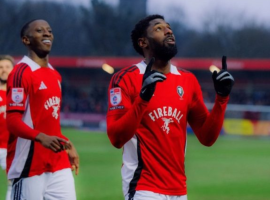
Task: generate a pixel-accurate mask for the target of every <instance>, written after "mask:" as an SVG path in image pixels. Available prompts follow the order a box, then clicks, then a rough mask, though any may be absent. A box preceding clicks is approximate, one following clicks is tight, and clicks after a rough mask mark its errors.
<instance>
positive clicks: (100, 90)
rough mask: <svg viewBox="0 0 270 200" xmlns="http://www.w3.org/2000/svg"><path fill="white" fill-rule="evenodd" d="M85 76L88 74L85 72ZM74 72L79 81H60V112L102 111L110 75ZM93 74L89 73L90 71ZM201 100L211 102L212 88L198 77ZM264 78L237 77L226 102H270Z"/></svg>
mask: <svg viewBox="0 0 270 200" xmlns="http://www.w3.org/2000/svg"><path fill="white" fill-rule="evenodd" d="M87 74H88V76H89V73H87ZM87 74H86V75H85V76H83V75H82V74H81V75H78V76H79V77H80V78H79V80H77V81H76V80H75V81H74V80H72V79H71V78H66V79H65V81H64V82H63V86H62V87H63V102H62V112H75V113H97V114H105V113H106V112H107V103H108V91H107V90H108V85H109V80H110V77H105V79H104V78H102V75H100V74H94V76H93V77H88V78H87ZM92 75H93V74H92ZM198 79H199V82H200V84H201V87H202V91H203V97H204V101H205V103H214V100H215V90H214V87H213V83H212V80H211V79H210V80H209V78H208V77H206V78H205V77H204V76H202V77H200V76H199V78H198ZM70 82H72V84H70ZM267 82H268V80H264V81H259V82H258V81H249V82H244V83H243V82H241V80H239V79H237V80H236V82H235V86H234V88H233V90H232V93H231V95H230V101H229V104H239V105H263V106H269V105H270V89H269V87H268V85H267Z"/></svg>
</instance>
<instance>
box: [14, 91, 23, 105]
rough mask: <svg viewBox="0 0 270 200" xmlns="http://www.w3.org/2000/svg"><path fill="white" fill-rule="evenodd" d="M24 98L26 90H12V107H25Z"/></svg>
mask: <svg viewBox="0 0 270 200" xmlns="http://www.w3.org/2000/svg"><path fill="white" fill-rule="evenodd" d="M23 97H24V89H23V88H12V89H11V100H12V103H11V106H23V104H22V103H21V102H22V101H23Z"/></svg>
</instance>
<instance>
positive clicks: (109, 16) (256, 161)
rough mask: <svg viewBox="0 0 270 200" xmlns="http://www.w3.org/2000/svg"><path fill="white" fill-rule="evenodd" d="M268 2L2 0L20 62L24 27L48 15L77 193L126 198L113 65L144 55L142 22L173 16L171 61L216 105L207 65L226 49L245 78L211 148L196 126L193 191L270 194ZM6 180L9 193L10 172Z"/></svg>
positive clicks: (9, 42) (190, 168) (2, 32)
mask: <svg viewBox="0 0 270 200" xmlns="http://www.w3.org/2000/svg"><path fill="white" fill-rule="evenodd" d="M269 7H270V1H269V0H256V1H255V0H237V1H235V0H226V1H224V0H223V1H221V0H189V1H184V0H166V1H165V0H164V1H163V0H136V1H132V0H103V1H102V0H76V1H75V0H0V44H1V46H0V54H10V55H12V56H14V57H15V59H16V61H19V60H20V59H21V58H22V56H23V55H25V54H26V49H25V47H24V46H23V45H22V43H21V41H20V37H19V33H20V29H21V27H22V26H23V25H24V24H25V23H26V22H27V21H30V20H32V19H36V18H38V19H40V18H42V19H45V20H47V21H48V22H49V24H50V25H51V26H52V29H53V32H54V36H55V40H54V44H53V49H52V52H51V54H50V62H51V64H52V65H53V66H55V67H56V69H57V70H58V71H59V72H60V74H61V75H62V78H63V83H62V89H63V102H62V108H61V123H62V127H63V133H64V134H65V135H67V136H68V137H69V138H70V139H71V140H72V141H73V142H74V143H75V145H76V147H77V149H78V152H79V154H80V158H81V170H80V174H79V176H77V177H75V181H76V189H77V196H78V200H90V199H91V200H92V199H93V200H103V199H104V200H105V199H111V200H119V199H123V197H122V191H121V177H120V176H121V175H120V168H121V153H122V151H121V150H117V149H114V148H113V147H112V145H111V144H110V142H109V140H108V138H107V136H106V134H105V133H106V110H107V88H108V84H109V81H110V78H111V77H112V75H113V73H115V72H117V71H118V70H120V69H121V68H123V67H126V66H131V65H132V64H136V63H138V62H139V61H140V60H141V59H142V58H141V57H140V56H139V55H138V54H136V52H135V50H134V49H133V47H132V44H131V41H130V32H131V30H132V29H133V27H134V25H135V23H136V22H137V21H138V20H140V19H141V18H143V17H145V16H146V15H148V14H161V15H164V17H165V19H166V20H167V21H168V22H169V23H170V24H171V27H172V29H173V31H174V34H175V36H176V42H177V46H178V54H177V56H176V57H175V58H174V59H173V60H172V63H173V64H175V65H176V66H178V67H181V68H185V69H187V70H189V71H191V72H193V73H194V74H195V75H196V77H197V78H198V79H199V82H200V84H201V87H202V90H203V95H204V100H205V103H206V105H207V106H208V108H209V110H211V108H212V104H213V102H214V98H215V91H214V88H213V83H212V79H211V73H210V72H209V70H208V68H209V67H210V66H211V65H216V66H218V67H220V66H221V57H222V56H223V55H226V56H227V57H228V70H230V71H231V73H232V75H233V76H234V77H235V80H236V82H235V86H234V88H233V91H232V94H231V97H230V102H229V105H228V108H227V112H226V119H225V121H224V126H223V129H222V131H221V136H220V138H219V139H218V141H217V143H216V144H215V145H214V146H213V147H210V148H206V147H203V146H202V145H200V144H199V142H198V141H197V139H196V137H195V136H194V135H193V133H192V130H191V129H190V128H188V129H187V132H188V149H187V155H186V172H187V177H188V198H189V200H198V199H200V200H269V199H270V168H269V166H270V145H269V143H270V140H269V138H270V87H269V82H270V23H269V22H270V14H269ZM0 185H1V186H0V199H3V198H4V195H5V190H6V180H5V175H4V172H1V173H0Z"/></svg>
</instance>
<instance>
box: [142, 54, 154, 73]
mask: <svg viewBox="0 0 270 200" xmlns="http://www.w3.org/2000/svg"><path fill="white" fill-rule="evenodd" d="M154 62H155V58H154V57H152V58H151V60H150V62H149V63H148V65H147V66H146V69H145V72H144V73H145V74H146V73H147V72H150V71H151V69H152V66H153V64H154Z"/></svg>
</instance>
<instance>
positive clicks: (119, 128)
mask: <svg viewBox="0 0 270 200" xmlns="http://www.w3.org/2000/svg"><path fill="white" fill-rule="evenodd" d="M154 62H155V59H154V58H152V59H151V60H150V62H149V63H148V65H147V66H146V69H145V72H144V75H143V79H142V88H141V91H140V95H139V96H137V97H136V99H135V101H134V102H133V103H131V102H132V101H131V98H130V94H129V93H128V92H127V91H129V90H130V88H128V86H131V85H133V84H134V83H131V82H130V80H132V78H131V79H127V82H125V78H124V75H122V74H125V73H122V74H121V75H120V76H118V75H117V74H115V75H114V77H113V78H112V81H111V83H110V87H111V88H110V89H109V95H108V96H109V109H108V114H107V133H108V136H109V139H110V141H111V143H112V145H113V146H115V147H116V148H121V147H122V146H123V145H124V144H125V143H126V142H127V141H129V140H130V139H131V138H132V137H133V135H134V134H135V132H136V129H137V128H138V126H139V124H140V122H141V120H142V117H143V114H144V112H145V110H146V108H147V105H148V102H149V101H150V99H151V98H152V96H153V94H154V92H155V88H156V83H157V82H163V81H164V80H165V79H166V76H164V75H163V74H162V73H160V72H158V71H154V70H153V71H152V65H153V64H154ZM118 73H119V72H118ZM120 73H121V72H120ZM116 77H118V79H117V78H116ZM119 77H121V78H119ZM123 79H124V80H123ZM115 80H119V81H117V84H114V81H115ZM120 80H122V81H120ZM133 81H134V80H133ZM135 83H136V81H135ZM115 86H116V87H115ZM135 92H136V91H135ZM135 95H136V94H133V96H135Z"/></svg>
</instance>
